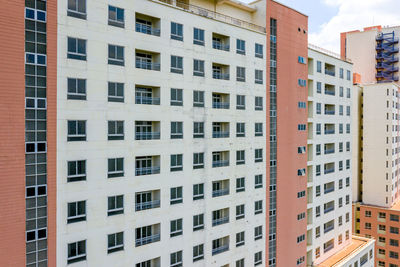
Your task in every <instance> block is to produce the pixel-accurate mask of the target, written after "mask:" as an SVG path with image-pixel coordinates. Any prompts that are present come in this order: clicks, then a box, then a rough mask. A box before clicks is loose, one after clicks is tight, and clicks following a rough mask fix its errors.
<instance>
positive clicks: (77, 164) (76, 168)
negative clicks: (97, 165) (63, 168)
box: [67, 160, 86, 183]
mask: <svg viewBox="0 0 400 267" xmlns="http://www.w3.org/2000/svg"><path fill="white" fill-rule="evenodd" d="M85 180H86V160H75V161H68V174H67V182H68V183H70V182H77V181H85Z"/></svg>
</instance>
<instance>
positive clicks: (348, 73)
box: [346, 70, 351, 81]
mask: <svg viewBox="0 0 400 267" xmlns="http://www.w3.org/2000/svg"><path fill="white" fill-rule="evenodd" d="M350 76H351V72H350V71H349V70H348V71H347V76H346V78H347V80H348V81H350V80H351V77H350Z"/></svg>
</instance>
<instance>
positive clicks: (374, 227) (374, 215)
mask: <svg viewBox="0 0 400 267" xmlns="http://www.w3.org/2000/svg"><path fill="white" fill-rule="evenodd" d="M365 211H371V217H366V216H365ZM379 212H384V213H385V214H386V219H385V220H382V219H380V220H381V221H378V220H379V219H378V214H379ZM390 214H395V215H398V216H400V210H393V209H385V208H380V207H374V206H363V205H361V206H360V235H362V236H365V235H370V236H372V237H373V238H375V239H376V243H375V266H378V265H377V264H378V262H379V261H383V262H385V266H389V264H390V263H392V264H397V265H399V264H400V259H392V258H390V257H389V251H394V252H397V253H399V255H400V247H395V246H391V245H390V243H389V242H390V239H395V240H398V241H399V242H400V237H399V234H391V233H390V226H393V227H397V228H400V222H394V221H391V220H390ZM365 223H370V224H371V229H370V230H369V229H366V228H365ZM379 224H381V225H385V226H386V233H384V234H382V233H378V225H379ZM379 237H385V238H386V244H385V245H384V246H383V245H382V244H380V243H379V242H378V241H379ZM379 249H384V250H385V258H384V259H382V258H379V255H378V250H379Z"/></svg>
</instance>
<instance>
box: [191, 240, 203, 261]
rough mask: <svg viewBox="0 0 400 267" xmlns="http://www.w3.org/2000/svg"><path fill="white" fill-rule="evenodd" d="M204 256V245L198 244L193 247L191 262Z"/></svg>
mask: <svg viewBox="0 0 400 267" xmlns="http://www.w3.org/2000/svg"><path fill="white" fill-rule="evenodd" d="M203 258H204V245H203V244H200V245H197V246H194V247H193V262H195V261H198V260H202V259H203Z"/></svg>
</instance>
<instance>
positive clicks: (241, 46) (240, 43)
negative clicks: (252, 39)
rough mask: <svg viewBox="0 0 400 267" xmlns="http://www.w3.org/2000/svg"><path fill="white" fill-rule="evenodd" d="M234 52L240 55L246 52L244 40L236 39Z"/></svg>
mask: <svg viewBox="0 0 400 267" xmlns="http://www.w3.org/2000/svg"><path fill="white" fill-rule="evenodd" d="M236 53H237V54H241V55H245V54H246V41H244V40H240V39H236Z"/></svg>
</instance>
